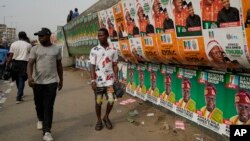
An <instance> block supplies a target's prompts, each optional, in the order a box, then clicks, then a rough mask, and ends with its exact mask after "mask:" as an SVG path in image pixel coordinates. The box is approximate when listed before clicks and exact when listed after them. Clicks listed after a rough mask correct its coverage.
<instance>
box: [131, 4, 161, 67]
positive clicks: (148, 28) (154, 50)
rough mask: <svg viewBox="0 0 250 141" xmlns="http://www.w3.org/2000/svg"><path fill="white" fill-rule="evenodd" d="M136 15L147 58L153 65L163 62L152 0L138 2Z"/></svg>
mask: <svg viewBox="0 0 250 141" xmlns="http://www.w3.org/2000/svg"><path fill="white" fill-rule="evenodd" d="M136 15H137V20H138V23H139V29H140V35H141V37H142V38H141V39H142V48H143V49H142V50H143V51H144V54H145V56H146V58H147V59H148V60H149V61H150V62H153V63H160V62H163V58H161V57H160V55H159V49H158V45H157V39H156V34H155V27H154V21H153V18H152V7H151V0H137V1H136Z"/></svg>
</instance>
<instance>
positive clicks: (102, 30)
mask: <svg viewBox="0 0 250 141" xmlns="http://www.w3.org/2000/svg"><path fill="white" fill-rule="evenodd" d="M99 31H101V32H104V34H105V35H106V36H108V37H109V32H108V30H107V29H106V28H100V29H99V30H98V32H99Z"/></svg>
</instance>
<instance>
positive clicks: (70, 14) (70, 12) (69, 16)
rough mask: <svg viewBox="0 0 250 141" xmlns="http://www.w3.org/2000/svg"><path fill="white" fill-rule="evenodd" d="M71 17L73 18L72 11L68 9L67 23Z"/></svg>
mask: <svg viewBox="0 0 250 141" xmlns="http://www.w3.org/2000/svg"><path fill="white" fill-rule="evenodd" d="M72 19H73V11H72V10H70V11H69V14H68V16H67V23H68V22H70V21H71V20H72Z"/></svg>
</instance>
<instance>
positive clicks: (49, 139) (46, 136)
mask: <svg viewBox="0 0 250 141" xmlns="http://www.w3.org/2000/svg"><path fill="white" fill-rule="evenodd" d="M43 140H44V141H53V137H52V136H51V133H50V132H46V133H45V134H44V136H43Z"/></svg>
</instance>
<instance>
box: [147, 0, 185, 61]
mask: <svg viewBox="0 0 250 141" xmlns="http://www.w3.org/2000/svg"><path fill="white" fill-rule="evenodd" d="M150 4H151V7H152V17H153V21H154V26H155V32H156V35H157V45H158V51H159V56H160V57H161V58H162V62H163V63H173V64H181V63H182V62H183V60H182V59H181V56H180V54H179V49H178V46H177V40H176V33H175V25H174V21H173V20H174V15H173V12H172V7H171V3H170V1H167V0H151V3H150Z"/></svg>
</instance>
